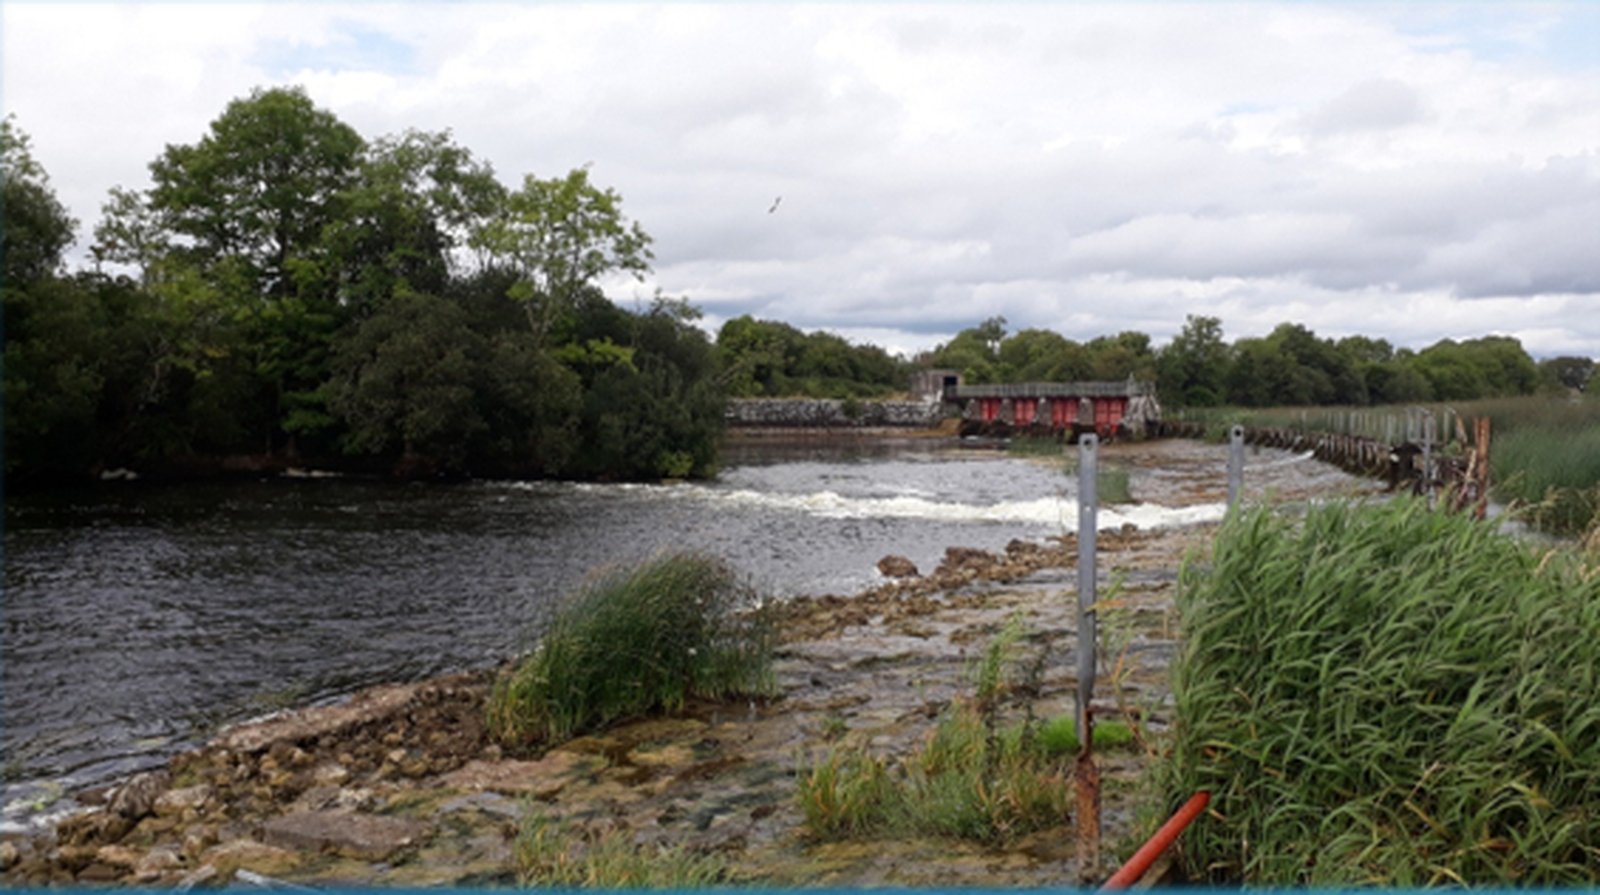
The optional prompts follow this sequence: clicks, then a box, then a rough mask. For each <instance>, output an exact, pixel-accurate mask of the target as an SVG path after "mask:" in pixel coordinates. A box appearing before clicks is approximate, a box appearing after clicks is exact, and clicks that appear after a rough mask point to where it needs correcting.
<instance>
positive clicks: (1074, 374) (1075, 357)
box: [999, 329, 1090, 382]
mask: <svg viewBox="0 0 1600 895" xmlns="http://www.w3.org/2000/svg"><path fill="white" fill-rule="evenodd" d="M999 355H1000V356H999V360H1000V363H999V374H1000V379H1001V380H1002V381H1005V382H1070V381H1075V380H1081V379H1087V378H1089V374H1090V365H1089V354H1088V352H1087V351H1086V350H1085V349H1084V347H1083V346H1082V345H1079V344H1078V343H1077V342H1074V341H1072V340H1070V339H1067V338H1066V337H1065V336H1062V335H1061V334H1060V333H1056V332H1053V331H1051V330H1047V329H1024V330H1021V331H1020V332H1017V333H1013V334H1012V335H1011V336H1009V337H1008V338H1006V340H1005V341H1003V342H1001V343H1000V353H999Z"/></svg>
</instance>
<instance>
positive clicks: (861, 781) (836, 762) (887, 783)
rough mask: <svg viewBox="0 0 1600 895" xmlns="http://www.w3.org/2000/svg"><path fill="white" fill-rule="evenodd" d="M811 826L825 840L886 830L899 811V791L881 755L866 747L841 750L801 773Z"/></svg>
mask: <svg viewBox="0 0 1600 895" xmlns="http://www.w3.org/2000/svg"><path fill="white" fill-rule="evenodd" d="M799 798H800V810H801V813H803V814H804V815H805V819H806V829H808V830H809V831H810V833H811V835H812V837H814V838H816V839H822V840H835V839H849V838H852V837H857V836H862V835H865V834H868V833H871V832H874V831H878V830H882V829H883V828H885V827H886V826H888V824H889V823H890V822H891V820H892V819H893V818H894V817H895V815H896V814H897V813H898V812H899V810H900V793H899V791H898V790H897V789H896V787H895V785H894V783H893V781H891V780H890V779H889V769H888V767H887V766H886V765H885V764H884V762H883V760H882V759H879V758H877V757H875V756H873V755H870V754H868V753H867V752H866V751H865V750H862V749H838V750H834V751H832V752H830V753H828V754H827V755H826V756H823V757H822V758H821V759H820V760H818V761H817V762H816V763H814V764H813V765H812V766H811V767H810V768H809V769H808V770H807V771H806V772H804V773H802V774H801V775H800V785H799Z"/></svg>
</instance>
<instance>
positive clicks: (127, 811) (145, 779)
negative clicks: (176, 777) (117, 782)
mask: <svg viewBox="0 0 1600 895" xmlns="http://www.w3.org/2000/svg"><path fill="white" fill-rule="evenodd" d="M169 782H170V778H168V776H167V772H166V771H148V772H146V773H143V774H139V775H136V776H135V777H134V778H133V779H131V780H129V781H128V782H127V783H124V784H122V785H121V786H119V787H117V791H116V793H114V794H113V795H112V796H111V802H110V804H108V805H107V806H106V811H108V812H110V813H111V814H116V815H119V816H121V817H125V818H127V819H128V820H135V821H136V820H139V819H140V818H142V817H144V816H145V815H146V814H149V813H150V812H151V811H152V810H153V809H154V808H155V805H156V799H157V798H158V797H159V796H160V795H161V793H162V792H164V791H165V790H166V788H167V786H168V784H169Z"/></svg>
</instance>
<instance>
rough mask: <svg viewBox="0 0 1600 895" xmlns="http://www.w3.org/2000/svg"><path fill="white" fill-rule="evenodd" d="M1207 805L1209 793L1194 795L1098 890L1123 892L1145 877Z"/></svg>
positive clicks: (1209, 800)
mask: <svg viewBox="0 0 1600 895" xmlns="http://www.w3.org/2000/svg"><path fill="white" fill-rule="evenodd" d="M1210 802H1211V793H1209V792H1197V793H1195V794H1194V795H1192V796H1190V797H1189V801H1187V802H1184V803H1183V807H1182V808H1179V809H1178V813H1177V814H1174V815H1172V817H1170V818H1168V819H1167V822H1166V823H1164V824H1162V825H1161V829H1159V830H1157V831H1156V834H1155V835H1154V836H1151V837H1150V841H1149V842H1146V843H1145V844H1144V845H1141V846H1139V850H1138V851H1136V852H1134V853H1133V857H1131V858H1129V859H1128V863H1126V864H1123V865H1122V867H1121V869H1119V870H1118V871H1117V872H1116V873H1113V874H1111V878H1110V879H1108V880H1106V884H1105V885H1103V886H1101V887H1100V891H1102V892H1106V891H1114V890H1117V889H1126V888H1128V887H1129V886H1131V885H1133V884H1134V883H1136V882H1138V881H1139V878H1140V877H1142V876H1144V873H1145V871H1146V870H1149V869H1150V865H1151V864H1154V863H1155V860H1156V858H1159V857H1161V853H1162V852H1164V851H1166V850H1167V846H1169V845H1171V844H1172V843H1173V841H1174V840H1176V839H1177V838H1178V834H1179V833H1182V832H1183V829H1184V827H1187V826H1188V825H1189V824H1190V822H1192V821H1193V820H1194V819H1195V818H1196V817H1199V816H1200V812H1202V811H1204V810H1206V805H1208V804H1210Z"/></svg>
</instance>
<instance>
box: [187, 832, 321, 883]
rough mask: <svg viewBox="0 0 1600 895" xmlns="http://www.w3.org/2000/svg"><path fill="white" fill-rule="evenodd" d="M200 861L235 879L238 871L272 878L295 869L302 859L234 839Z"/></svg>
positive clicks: (211, 851) (292, 853)
mask: <svg viewBox="0 0 1600 895" xmlns="http://www.w3.org/2000/svg"><path fill="white" fill-rule="evenodd" d="M201 861H202V862H203V863H204V864H206V865H208V866H211V867H215V868H217V872H218V873H220V874H222V875H223V876H232V875H233V874H234V873H236V872H237V871H239V870H252V871H255V872H256V873H263V874H267V875H269V876H270V875H274V874H281V873H286V872H288V871H291V870H294V869H295V868H297V867H299V866H300V863H301V860H300V856H299V855H297V854H295V853H294V852H292V851H289V850H288V849H284V848H279V847H277V846H274V845H267V844H265V843H261V842H256V841H254V840H251V839H234V840H231V841H229V842H224V843H222V844H221V845H218V846H215V847H213V848H210V849H207V850H206V853H205V854H204V855H202V856H201Z"/></svg>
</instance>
